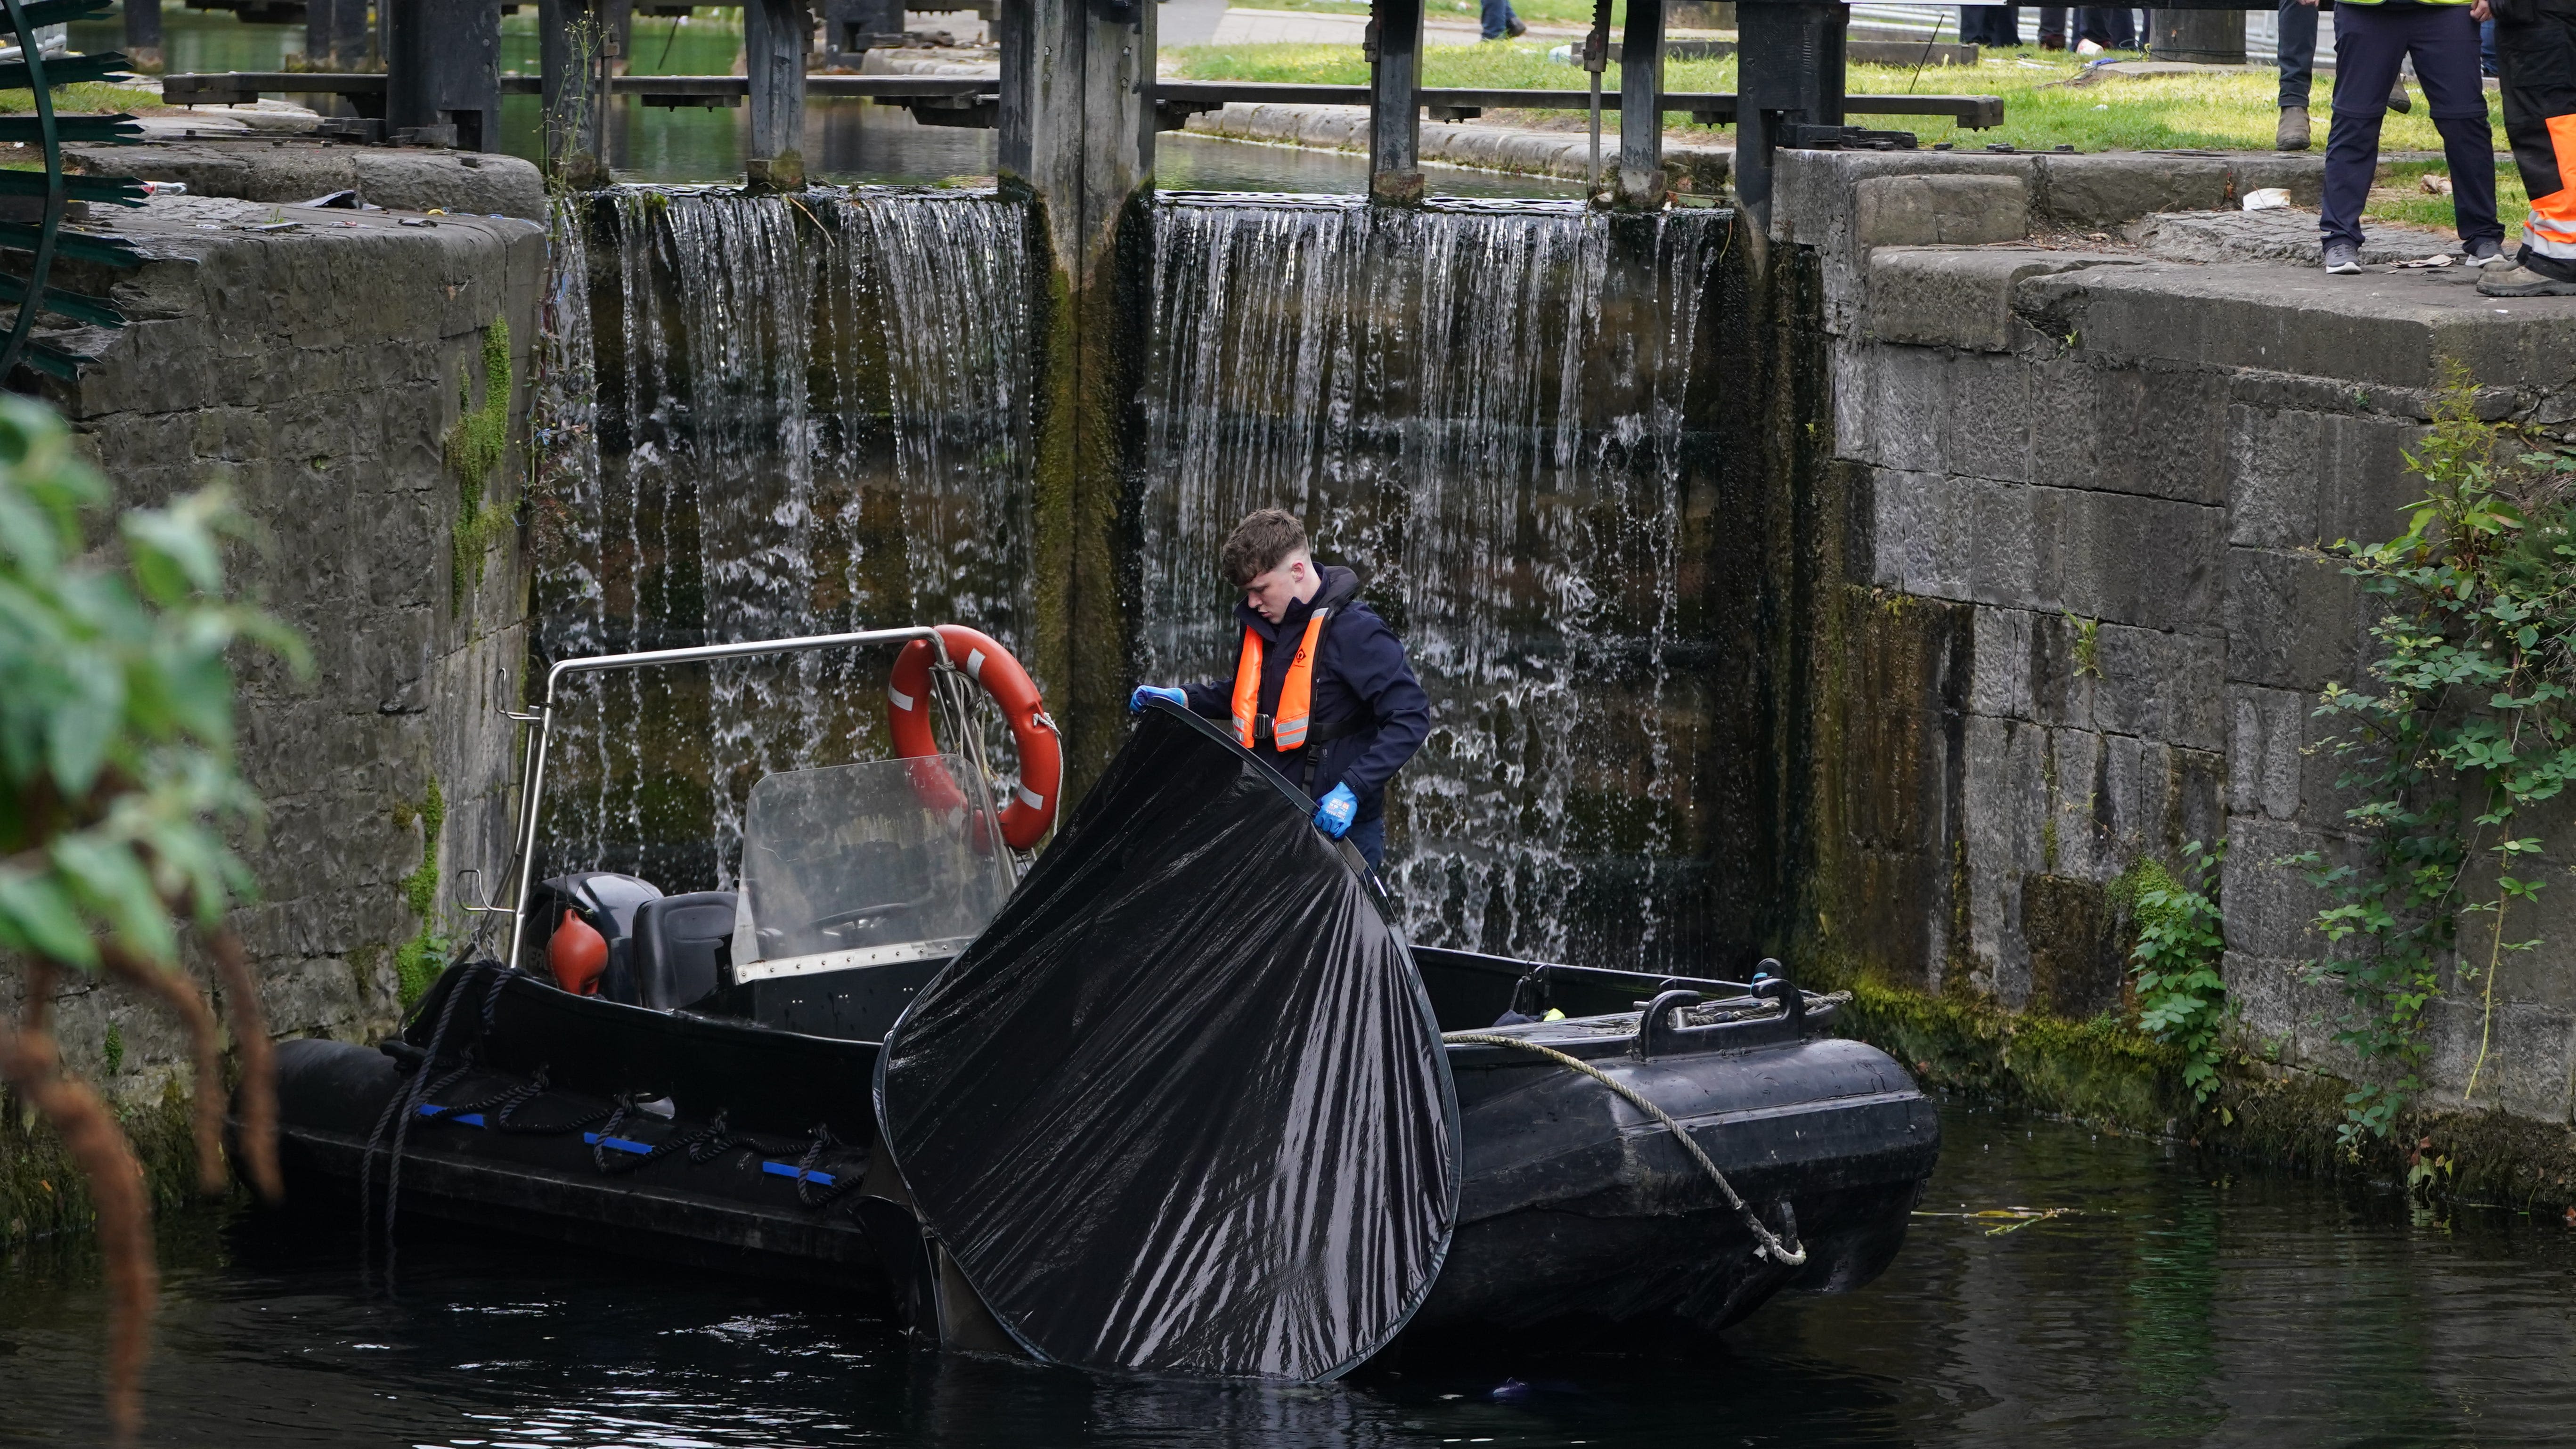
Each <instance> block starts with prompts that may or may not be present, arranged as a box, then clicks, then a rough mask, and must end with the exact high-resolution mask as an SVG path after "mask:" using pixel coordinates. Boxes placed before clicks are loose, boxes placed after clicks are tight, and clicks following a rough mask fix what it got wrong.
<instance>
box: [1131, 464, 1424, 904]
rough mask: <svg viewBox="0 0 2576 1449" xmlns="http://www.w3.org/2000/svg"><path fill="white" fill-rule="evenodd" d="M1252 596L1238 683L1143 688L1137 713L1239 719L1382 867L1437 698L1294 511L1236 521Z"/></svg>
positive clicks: (1270, 760) (1231, 577)
mask: <svg viewBox="0 0 2576 1449" xmlns="http://www.w3.org/2000/svg"><path fill="white" fill-rule="evenodd" d="M1219 561H1220V563H1221V564H1222V566H1223V567H1224V569H1225V576H1226V579H1227V581H1228V582H1230V583H1232V584H1233V585H1234V586H1235V587H1236V588H1238V589H1241V590H1242V591H1243V602H1241V603H1239V604H1236V605H1235V606H1234V616H1235V618H1236V619H1237V620H1239V621H1241V623H1242V624H1243V647H1242V649H1241V651H1240V653H1239V654H1238V656H1237V659H1236V662H1235V671H1234V682H1233V683H1232V684H1230V685H1227V684H1190V685H1183V686H1182V687H1180V688H1178V689H1173V688H1168V687H1165V686H1159V685H1152V684H1148V685H1143V686H1140V687H1139V688H1138V689H1137V690H1136V692H1135V694H1134V695H1132V696H1130V697H1129V700H1128V705H1127V707H1128V708H1129V709H1131V710H1141V709H1143V708H1144V707H1145V701H1146V700H1148V699H1151V698H1162V699H1168V700H1170V701H1171V702H1173V703H1174V704H1177V705H1181V706H1183V707H1184V708H1187V709H1188V710H1189V711H1190V712H1191V713H1193V714H1200V715H1205V716H1206V717H1208V718H1209V719H1222V720H1231V721H1232V722H1233V725H1234V737H1235V739H1236V740H1237V741H1238V742H1240V743H1241V744H1242V745H1243V747H1244V748H1245V749H1248V750H1250V751H1252V753H1253V754H1254V755H1256V756H1258V757H1259V758H1260V759H1261V761H1262V763H1264V764H1266V765H1269V766H1270V767H1271V768H1273V769H1275V770H1277V771H1278V772H1279V773H1280V774H1282V775H1285V776H1287V777H1288V780H1289V782H1290V783H1292V784H1295V785H1298V786H1301V787H1303V788H1304V790H1305V791H1306V793H1307V794H1309V795H1311V796H1313V797H1315V799H1316V801H1317V802H1318V803H1317V806H1316V809H1315V828H1316V829H1318V830H1320V831H1322V832H1324V833H1325V834H1326V835H1329V836H1332V837H1333V838H1334V839H1336V840H1340V839H1344V838H1347V839H1348V840H1349V841H1350V842H1351V844H1353V845H1355V846H1357V847H1359V852H1360V854H1361V855H1363V856H1365V857H1367V858H1368V863H1369V868H1370V869H1371V870H1375V869H1376V868H1377V866H1378V864H1379V862H1380V861H1381V860H1383V859H1384V858H1385V855H1386V782H1387V781H1388V779H1390V778H1392V777H1393V776H1394V774H1395V772H1396V771H1397V770H1398V769H1400V768H1402V766H1403V764H1404V762H1405V761H1407V760H1409V759H1411V758H1413V752H1414V751H1415V750H1418V749H1420V748H1422V741H1423V740H1424V739H1425V738H1426V737H1427V736H1429V735H1430V733H1431V700H1430V697H1429V696H1428V695H1425V694H1424V693H1423V692H1422V684H1421V682H1420V681H1419V680H1416V679H1415V678H1414V677H1413V667H1412V666H1411V665H1409V664H1407V663H1405V661H1404V645H1403V644H1401V643H1399V642H1397V640H1396V637H1395V635H1394V634H1393V633H1392V632H1390V631H1389V630H1388V629H1387V627H1386V621H1385V620H1383V619H1381V618H1379V617H1378V616H1377V615H1376V614H1375V613H1374V612H1372V611H1371V610H1370V608H1369V606H1368V605H1366V604H1363V603H1361V602H1359V599H1358V598H1357V595H1358V593H1359V587H1360V581H1359V578H1358V576H1357V575H1355V574H1353V573H1352V572H1351V571H1350V570H1349V569H1346V568H1331V567H1327V568H1318V567H1316V566H1315V560H1314V556H1313V555H1312V554H1310V553H1309V552H1308V551H1307V548H1306V530H1305V529H1303V528H1301V527H1299V526H1298V524H1297V520H1296V519H1295V518H1294V517H1292V516H1290V515H1289V514H1288V512H1287V511H1286V510H1284V509H1278V508H1264V509H1261V510H1259V511H1258V512H1256V513H1253V514H1252V515H1250V516H1249V517H1247V518H1245V519H1244V520H1243V522H1241V523H1239V524H1237V525H1236V526H1235V530H1234V533H1233V535H1232V536H1231V537H1229V538H1227V539H1226V541H1225V549H1224V551H1223V553H1222V554H1221V555H1220V560H1219Z"/></svg>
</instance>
